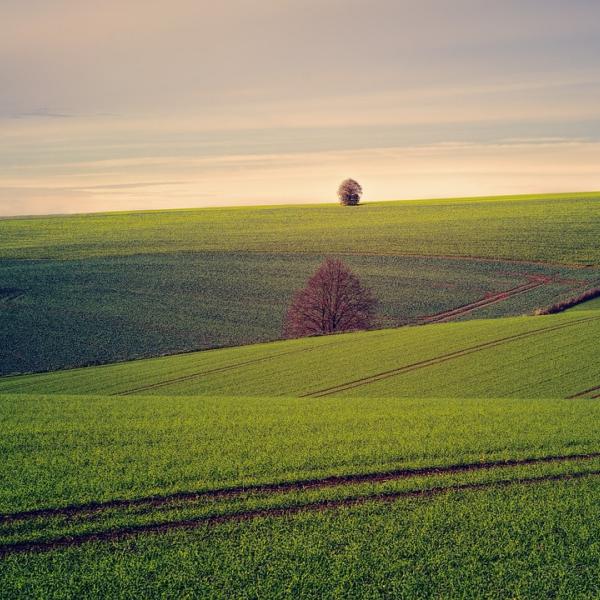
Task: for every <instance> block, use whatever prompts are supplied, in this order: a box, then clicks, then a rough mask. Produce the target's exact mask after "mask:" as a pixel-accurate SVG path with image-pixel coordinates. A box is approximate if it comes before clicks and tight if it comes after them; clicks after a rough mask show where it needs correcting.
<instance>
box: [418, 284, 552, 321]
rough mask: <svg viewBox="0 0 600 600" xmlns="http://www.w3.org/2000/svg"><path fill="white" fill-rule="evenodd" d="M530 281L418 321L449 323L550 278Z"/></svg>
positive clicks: (539, 285) (537, 285)
mask: <svg viewBox="0 0 600 600" xmlns="http://www.w3.org/2000/svg"><path fill="white" fill-rule="evenodd" d="M529 279H530V281H528V282H527V283H524V284H522V285H519V286H516V287H514V288H511V289H508V290H504V291H501V292H498V293H496V294H488V295H486V297H485V298H482V299H481V300H477V301H475V302H472V303H470V304H464V305H463V306H459V307H457V308H452V309H450V310H446V311H443V312H440V313H437V314H435V315H428V316H425V317H422V318H420V319H419V321H420V322H422V323H440V322H442V321H450V320H451V319H455V318H457V317H462V316H464V315H466V314H467V313H470V312H473V311H474V310H477V309H480V308H484V307H487V306H490V305H492V304H496V303H497V302H504V301H506V300H508V299H509V298H513V297H514V296H518V295H519V294H524V293H526V292H530V291H531V290H534V289H536V288H538V287H541V286H543V285H547V284H548V283H550V282H551V281H552V279H551V278H550V277H539V276H537V277H531V276H530V277H529Z"/></svg>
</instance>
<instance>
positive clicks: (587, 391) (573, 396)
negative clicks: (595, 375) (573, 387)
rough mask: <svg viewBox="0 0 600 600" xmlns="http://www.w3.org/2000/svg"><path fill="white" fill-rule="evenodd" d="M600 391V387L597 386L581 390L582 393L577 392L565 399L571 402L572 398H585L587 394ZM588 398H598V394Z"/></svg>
mask: <svg viewBox="0 0 600 600" xmlns="http://www.w3.org/2000/svg"><path fill="white" fill-rule="evenodd" d="M598 391H600V385H597V386H596V387H592V388H588V389H587V390H583V391H582V392H577V393H576V394H573V395H571V396H567V399H569V400H571V399H573V398H583V397H584V396H587V395H588V394H593V393H594V392H598ZM590 398H592V399H593V398H600V393H598V394H596V395H594V396H590Z"/></svg>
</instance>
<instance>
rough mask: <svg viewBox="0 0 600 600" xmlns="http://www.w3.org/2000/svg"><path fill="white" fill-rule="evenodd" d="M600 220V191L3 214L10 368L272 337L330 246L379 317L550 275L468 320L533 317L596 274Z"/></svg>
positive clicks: (5, 357) (0, 253)
mask: <svg viewBox="0 0 600 600" xmlns="http://www.w3.org/2000/svg"><path fill="white" fill-rule="evenodd" d="M599 224H600V194H570V195H565V194H563V195H554V196H539V197H512V198H511V197H509V198H487V199H455V200H437V201H411V202H389V203H372V204H365V205H364V206H360V207H357V208H355V209H342V208H341V207H339V206H331V205H308V206H300V207H299V206H295V207H285V206H283V207H258V208H257V207H253V208H228V209H199V210H184V211H153V212H132V213H107V214H98V215H81V216H57V217H39V218H38V217H36V218H21V219H4V220H0V374H8V373H25V372H35V371H46V370H55V369H60V368H65V367H74V366H81V365H87V364H97V363H109V362H114V361H121V360H128V359H132V358H141V357H149V356H158V355H163V354H173V353H177V352H184V351H189V350H199V349H205V348H212V347H221V346H234V345H239V344H247V343H254V342H261V341H267V340H273V339H277V338H279V337H280V336H281V329H282V320H283V316H284V314H285V310H286V307H287V305H288V303H289V300H290V298H291V295H292V293H293V291H294V290H295V289H296V288H298V287H299V286H301V285H302V284H303V282H304V281H305V280H306V279H307V278H308V277H309V275H310V274H311V273H312V272H313V271H314V269H315V268H316V267H317V265H318V264H319V263H320V261H321V260H322V259H323V257H324V256H325V255H327V254H335V255H340V256H343V257H344V259H345V260H346V261H347V262H348V264H349V265H350V266H351V267H352V268H353V269H354V270H355V271H356V273H357V274H358V275H359V276H360V277H361V279H362V280H363V281H364V283H365V284H366V285H368V286H370V287H372V288H373V290H374V293H375V295H376V296H377V297H378V298H379V300H380V307H379V313H378V320H379V324H380V325H381V326H388V327H389V326H396V325H400V324H405V323H410V322H415V321H417V320H418V319H419V318H421V317H424V316H427V315H433V314H436V313H440V312H443V311H447V310H450V309H453V308H456V307H460V306H464V305H468V304H471V303H474V302H477V301H478V300H481V299H482V298H485V297H487V296H489V295H490V294H496V293H499V292H502V291H504V290H510V289H513V288H515V287H516V286H519V285H522V284H524V283H526V282H527V281H529V280H530V278H531V277H535V276H544V277H546V278H547V281H546V283H544V285H541V286H539V287H536V288H535V289H532V290H529V291H527V292H526V293H520V294H517V295H514V296H511V297H510V298H508V299H506V300H503V301H501V302H494V303H491V304H489V305H487V306H483V307H480V308H478V309H477V310H474V311H468V312H466V313H465V314H464V315H462V317H461V318H472V317H477V318H486V317H497V316H508V315H520V314H526V313H530V312H532V311H533V310H534V309H535V308H538V307H541V306H547V305H550V304H552V303H554V302H556V301H558V300H560V299H564V298H567V297H570V296H572V295H574V294H576V293H580V292H581V291H583V290H584V289H588V288H590V287H593V286H594V285H597V284H598V282H599V281H600V268H599V265H600V256H599V255H598V244H597V243H596V240H597V235H596V234H597V230H598V227H599ZM452 257H453V258H452ZM482 259H483V260H482ZM521 261H523V262H521Z"/></svg>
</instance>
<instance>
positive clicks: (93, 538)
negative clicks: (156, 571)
mask: <svg viewBox="0 0 600 600" xmlns="http://www.w3.org/2000/svg"><path fill="white" fill-rule="evenodd" d="M598 475H600V470H594V471H584V472H575V473H558V474H552V475H542V476H536V477H525V478H519V479H499V480H494V481H489V482H469V483H457V484H453V485H444V486H437V487H430V488H427V489H416V490H408V491H406V490H404V491H390V492H380V493H371V494H368V495H363V496H351V497H347V498H341V499H323V500H316V501H314V502H308V503H305V504H296V505H291V506H282V507H269V508H259V509H254V510H247V511H241V512H233V513H228V514H222V515H210V516H201V517H197V518H191V519H182V520H177V521H169V522H164V523H158V524H155V523H145V524H142V525H137V526H126V527H121V528H119V529H112V530H108V531H103V532H94V533H85V534H80V535H68V536H65V537H57V538H54V539H51V540H43V541H42V540H40V541H26V542H16V543H10V544H2V545H0V558H1V557H4V556H7V555H12V554H17V553H23V552H45V551H52V550H58V549H60V548H65V547H73V546H80V545H82V544H86V543H90V542H109V541H116V540H122V539H126V538H129V537H132V536H139V535H147V534H162V533H167V532H171V531H176V530H181V529H184V530H189V529H195V528H198V527H211V526H215V525H220V524H223V523H228V522H238V523H239V522H243V521H248V520H252V519H257V518H265V517H289V516H292V515H294V514H297V513H300V512H317V511H324V510H334V509H339V508H344V507H352V506H358V505H362V504H365V503H367V502H395V501H397V500H400V499H402V498H421V499H426V498H430V497H432V496H436V495H439V494H445V493H452V492H462V491H468V492H471V491H478V490H486V489H490V488H501V487H505V486H511V485H517V484H518V485H534V484H539V483H544V482H550V481H567V480H576V479H582V478H584V479H585V478H591V477H597V476H598Z"/></svg>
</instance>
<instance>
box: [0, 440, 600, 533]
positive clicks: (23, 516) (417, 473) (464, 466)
mask: <svg viewBox="0 0 600 600" xmlns="http://www.w3.org/2000/svg"><path fill="white" fill-rule="evenodd" d="M595 458H600V452H588V453H585V454H563V455H551V456H540V457H529V458H510V459H506V460H495V461H486V462H476V463H459V464H453V465H441V466H433V467H413V468H406V469H393V470H389V471H380V472H374V473H355V474H350V475H330V476H327V477H320V478H314V479H301V480H297V481H285V482H280V483H258V484H250V485H247V486H235V487H229V488H218V489H213V490H202V491H197V492H193V491H192V492H175V493H173V494H164V495H159V496H147V497H145V498H133V499H119V500H107V501H106V502H90V503H87V504H77V505H70V506H64V507H58V508H40V509H34V510H29V511H21V512H17V513H8V514H4V515H0V525H2V524H5V523H11V522H16V521H28V520H32V519H39V518H49V517H59V516H63V517H77V516H83V515H91V514H94V513H99V512H103V511H106V510H110V509H115V508H117V509H118V508H125V509H127V508H135V507H147V508H156V507H160V506H163V505H167V504H172V503H176V502H190V503H192V502H194V501H197V500H202V499H209V500H210V499H215V500H221V499H229V498H234V497H236V496H240V495H242V494H269V495H275V494H278V493H284V492H294V491H306V490H312V489H319V488H328V487H336V486H343V485H356V484H362V483H384V482H386V481H393V480H397V479H410V478H413V477H421V476H429V475H451V474H457V473H467V472H473V471H485V470H493V469H498V468H507V467H508V468H514V467H521V466H530V465H537V464H547V463H562V462H571V461H579V460H593V459H595Z"/></svg>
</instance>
